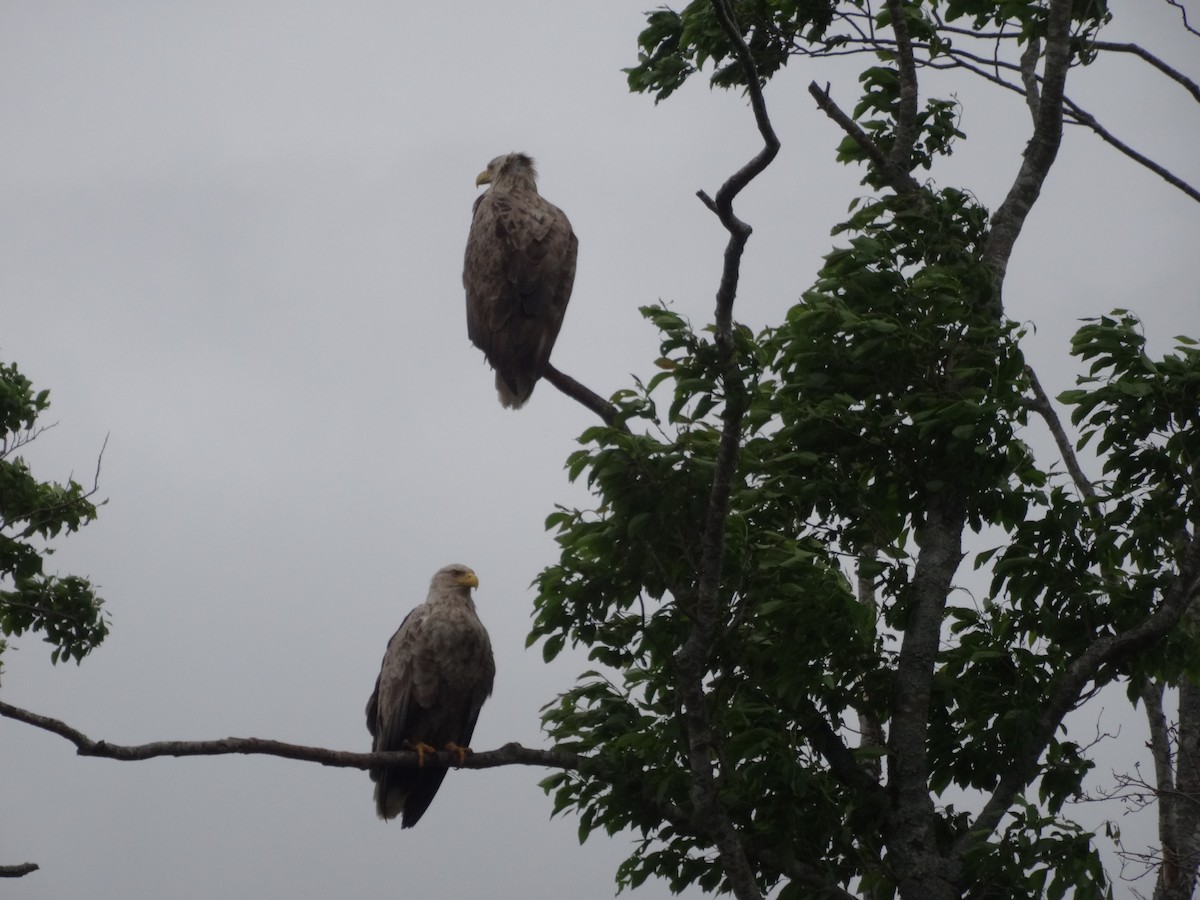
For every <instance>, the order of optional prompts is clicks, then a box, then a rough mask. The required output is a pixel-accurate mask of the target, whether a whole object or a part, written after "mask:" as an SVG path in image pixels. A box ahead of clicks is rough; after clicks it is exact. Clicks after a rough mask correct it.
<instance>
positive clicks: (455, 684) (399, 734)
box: [367, 565, 496, 828]
mask: <svg viewBox="0 0 1200 900" xmlns="http://www.w3.org/2000/svg"><path fill="white" fill-rule="evenodd" d="M478 586H479V579H478V578H477V577H476V575H475V573H474V572H472V571H471V570H470V569H469V568H467V567H466V566H462V565H450V566H446V567H445V568H443V569H439V570H438V572H437V574H435V575H434V576H433V580H432V581H431V582H430V583H429V595H428V596H427V597H426V598H425V602H424V603H422V604H421V605H420V606H418V607H417V608H416V609H414V610H413V611H412V612H410V613H409V614H408V615H407V616H406V617H405V619H404V622H403V623H401V625H400V628H399V630H397V631H396V633H395V634H394V635H393V636H392V639H391V640H390V641H389V642H388V647H387V652H386V653H385V654H384V656H383V665H382V667H381V668H380V671H379V678H377V679H376V681H375V690H374V691H373V692H372V694H371V699H370V700H368V701H367V730H368V731H370V732H371V736H372V737H373V738H374V739H375V740H374V744H373V747H372V749H373V750H375V751H381V750H415V751H416V752H417V755H418V761H419V763H420V765H419V766H418V768H416V769H397V768H373V769H371V780H372V781H374V782H375V811H376V812H377V813H378V814H379V818H381V819H394V818H395V817H396V816H398V815H400V814H401V813H403V819H402V820H401V827H403V828H412V826H414V825H416V824H417V822H418V820H419V819H420V818H421V816H422V815H423V814H424V813H425V810H426V809H428V808H429V804H430V803H431V802H432V801H433V798H434V795H435V794H437V792H438V788H439V787H441V785H442V779H443V778H445V777H446V769H445V768H443V767H438V768H429V769H426V768H424V767H423V766H424V758H425V754H426V753H432V752H435V751H438V750H449V751H451V752H454V753H457V754H458V756H459V762H460V763H461V762H462V760H463V759H464V758H465V756H466V754H467V753H469V752H470V747H469V746H468V744H469V743H470V741H471V735H472V733H474V731H475V723H476V722H477V721H478V719H479V710H480V709H481V708H482V707H483V701H484V700H486V699H487V698H488V696H490V695H491V693H492V682H493V680H494V679H495V677H496V663H495V661H494V660H493V658H492V644H491V641H490V640H489V639H488V633H487V629H485V628H484V627H483V623H482V622H481V621H479V616H478V615H477V614H476V612H475V603H474V601H472V599H471V588H474V587H478Z"/></svg>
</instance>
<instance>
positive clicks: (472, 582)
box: [458, 572, 479, 588]
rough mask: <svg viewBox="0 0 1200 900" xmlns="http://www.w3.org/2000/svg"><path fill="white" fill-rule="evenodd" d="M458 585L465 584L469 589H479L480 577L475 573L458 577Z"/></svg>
mask: <svg viewBox="0 0 1200 900" xmlns="http://www.w3.org/2000/svg"><path fill="white" fill-rule="evenodd" d="M458 583H459V584H465V585H466V586H467V587H473V588H477V587H479V576H478V575H476V574H475V573H474V572H467V573H466V574H464V575H460V576H459V577H458Z"/></svg>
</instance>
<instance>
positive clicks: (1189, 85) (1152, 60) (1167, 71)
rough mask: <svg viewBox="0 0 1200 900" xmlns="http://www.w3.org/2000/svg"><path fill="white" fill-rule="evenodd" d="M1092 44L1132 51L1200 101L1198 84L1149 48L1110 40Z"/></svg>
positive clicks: (1111, 49)
mask: <svg viewBox="0 0 1200 900" xmlns="http://www.w3.org/2000/svg"><path fill="white" fill-rule="evenodd" d="M1092 46H1093V47H1095V48H1096V49H1097V50H1108V51H1110V52H1113V53H1132V54H1133V55H1134V56H1137V57H1139V58H1140V59H1143V60H1145V61H1146V62H1148V63H1149V64H1150V65H1152V66H1154V68H1156V69H1158V71H1160V72H1162V73H1163V74H1164V75H1166V76H1167V77H1168V78H1170V79H1171V80H1172V81H1174V82H1176V83H1177V84H1180V85H1183V88H1184V89H1185V90H1186V91H1187V92H1188V93H1189V94H1191V95H1192V97H1193V99H1195V101H1196V102H1197V103H1200V84H1196V82H1194V81H1192V79H1190V78H1188V77H1187V76H1186V75H1184V74H1183V73H1182V72H1180V71H1179V70H1178V69H1176V68H1174V67H1173V66H1169V65H1167V64H1166V63H1165V62H1163V61H1162V60H1161V59H1159V58H1158V57H1157V56H1155V55H1154V54H1153V53H1151V52H1150V51H1149V50H1146V49H1145V48H1143V47H1139V46H1138V45H1137V44H1118V43H1113V42H1112V41H1092Z"/></svg>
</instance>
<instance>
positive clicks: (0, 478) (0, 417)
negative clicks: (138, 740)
mask: <svg viewBox="0 0 1200 900" xmlns="http://www.w3.org/2000/svg"><path fill="white" fill-rule="evenodd" d="M49 405H50V400H49V392H48V391H40V392H37V393H35V392H34V390H33V385H32V383H31V382H30V381H29V379H28V378H26V377H25V376H24V375H22V374H21V373H20V371H19V370H18V369H17V367H16V366H15V365H12V364H0V427H2V428H3V448H4V449H3V452H0V632H2V633H3V634H4V635H5V636H6V637H11V636H19V635H21V634H23V633H25V632H26V631H35V632H40V633H41V634H42V636H43V638H44V639H45V640H46V642H47V643H49V644H52V645H53V646H54V649H53V651H52V652H51V654H50V659H51V661H52V662H55V663H57V662H58V661H60V660H66V659H74V660H75V661H76V662H79V661H80V660H82V659H83V657H84V656H86V655H87V654H88V653H89V652H91V650H93V649H94V648H95V647H96V646H98V645H99V644H100V642H101V641H103V640H104V637H105V636H106V635H107V634H108V622H107V617H106V616H105V615H104V613H103V601H102V600H101V599H100V598H99V596H97V594H96V592H95V589H94V588H93V587H92V585H91V584H90V583H89V582H88V580H87V579H85V578H80V577H78V576H73V575H72V576H65V577H58V576H56V575H51V574H47V573H46V572H45V571H44V562H45V557H47V556H49V555H50V554H51V553H53V548H52V547H50V546H49V545H48V543H47V542H48V541H49V540H50V539H52V538H54V537H57V536H58V535H60V534H61V533H63V532H66V533H68V534H69V533H71V532H75V531H78V530H79V529H80V528H81V527H83V526H84V525H86V524H87V523H88V522H90V521H91V520H92V519H94V518H95V517H96V505H95V504H94V503H92V501H91V499H90V496H91V491H89V490H87V489H85V488H84V487H83V486H82V485H81V484H79V483H78V482H76V481H74V480H73V479H72V480H69V481H68V482H67V483H66V484H60V483H56V482H43V481H39V480H38V479H37V478H36V477H35V476H34V475H33V473H32V471H31V470H30V467H29V465H28V463H27V462H26V461H25V459H24V458H23V457H22V456H20V455H17V454H16V451H17V450H19V449H20V448H22V447H24V446H25V445H26V444H27V443H28V442H29V441H30V440H32V439H33V438H34V437H36V436H37V434H38V433H39V432H38V431H37V430H35V426H36V423H37V419H38V416H39V415H40V414H41V413H42V412H44V411H45V410H46V409H47V407H49ZM4 646H5V644H4V642H3V641H0V651H2V650H3V648H4Z"/></svg>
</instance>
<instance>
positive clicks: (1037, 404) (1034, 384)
mask: <svg viewBox="0 0 1200 900" xmlns="http://www.w3.org/2000/svg"><path fill="white" fill-rule="evenodd" d="M1025 375H1026V377H1027V378H1028V379H1029V386H1030V387H1031V388H1032V389H1033V399H1032V400H1030V401H1028V406H1029V408H1030V409H1032V410H1033V411H1034V412H1036V413H1037V414H1038V415H1039V416H1041V417H1042V421H1044V422H1045V423H1046V426H1047V427H1048V428H1049V429H1050V434H1051V435H1053V436H1054V443H1055V444H1056V445H1057V447H1058V452H1059V455H1060V456H1061V457H1062V459H1063V462H1064V463H1065V464H1066V466H1067V471H1068V472H1070V473H1071V481H1073V482H1074V483H1075V489H1076V490H1077V491H1079V493H1080V495H1081V496H1082V497H1083V500H1084V503H1086V504H1087V507H1088V509H1089V510H1090V511H1091V512H1096V511H1097V510H1099V508H1100V498H1099V497H1097V496H1096V489H1095V488H1094V487H1092V483H1091V482H1090V481H1089V480H1088V477H1087V476H1086V475H1085V474H1084V473H1083V468H1082V467H1081V466H1080V465H1079V458H1078V457H1077V456H1076V455H1075V448H1074V447H1073V446H1072V445H1071V441H1070V439H1069V438H1068V437H1067V432H1066V430H1065V429H1064V428H1063V425H1062V421H1061V420H1060V419H1059V418H1058V413H1057V412H1055V410H1054V406H1053V404H1051V403H1050V398H1049V397H1048V396H1047V395H1046V391H1045V390H1044V389H1043V388H1042V383H1041V382H1040V381H1038V377H1037V375H1036V374H1035V373H1034V371H1033V369H1032V368H1030V367H1029V366H1026V367H1025Z"/></svg>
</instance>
